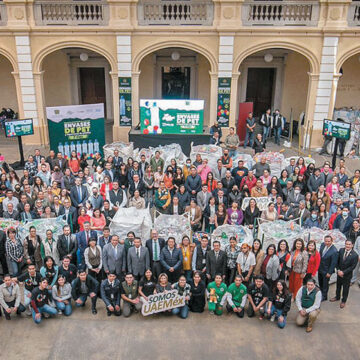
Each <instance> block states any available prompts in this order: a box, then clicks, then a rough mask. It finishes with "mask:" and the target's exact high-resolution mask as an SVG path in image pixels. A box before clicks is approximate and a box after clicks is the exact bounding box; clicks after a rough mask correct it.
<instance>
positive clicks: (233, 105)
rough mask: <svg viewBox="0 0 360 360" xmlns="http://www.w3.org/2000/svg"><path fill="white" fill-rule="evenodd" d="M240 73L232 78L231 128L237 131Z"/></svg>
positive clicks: (234, 74)
mask: <svg viewBox="0 0 360 360" xmlns="http://www.w3.org/2000/svg"><path fill="white" fill-rule="evenodd" d="M239 76H240V72H236V73H233V74H232V76H231V94H230V119H229V125H230V127H234V128H235V129H236V111H237V106H238V103H237V97H238V88H239V86H238V82H239Z"/></svg>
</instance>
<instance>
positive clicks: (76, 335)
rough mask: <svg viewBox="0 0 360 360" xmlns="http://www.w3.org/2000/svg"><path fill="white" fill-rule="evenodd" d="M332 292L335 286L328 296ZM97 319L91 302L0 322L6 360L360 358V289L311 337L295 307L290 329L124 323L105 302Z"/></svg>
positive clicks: (226, 320)
mask: <svg viewBox="0 0 360 360" xmlns="http://www.w3.org/2000/svg"><path fill="white" fill-rule="evenodd" d="M334 291H335V286H334V285H332V286H331V288H330V295H331V296H332V295H333V294H334ZM98 304H99V305H98V314H97V315H95V316H94V315H92V314H91V311H90V307H89V306H90V304H87V306H86V307H85V308H84V309H75V311H74V313H73V315H71V316H70V317H69V318H65V317H63V316H58V317H57V318H56V319H47V320H44V321H43V322H42V324H40V325H35V324H34V323H33V321H32V319H31V318H30V317H29V318H27V316H26V315H24V314H23V315H22V318H21V319H18V318H16V317H15V318H14V319H12V320H11V321H5V319H4V318H3V317H2V318H1V319H0V329H1V332H0V349H1V355H0V358H1V359H9V360H13V359H26V360H32V359H36V360H42V359H54V360H55V359H76V360H83V359H84V360H85V359H119V360H120V359H121V360H123V359H124V360H132V359H159V360H160V359H209V360H210V359H211V360H212V359H224V360H225V359H249V360H253V359H292V360H297V359H307V360H323V359H324V360H325V359H327V360H332V359H339V360H348V359H349V360H356V359H360V341H359V334H360V321H359V314H360V289H359V288H358V287H357V285H354V286H353V287H351V290H350V298H349V301H348V303H347V306H346V307H345V309H343V310H340V309H339V303H338V302H337V303H330V302H324V303H323V304H322V310H321V313H320V315H319V318H318V321H317V322H316V323H315V325H314V330H313V332H312V333H310V334H307V333H305V329H304V328H298V327H297V326H296V325H295V322H294V321H295V315H296V311H295V305H294V304H293V306H292V310H291V312H290V314H289V316H288V323H287V325H286V327H285V329H283V330H281V329H278V328H277V327H276V325H275V323H271V322H269V321H267V320H262V321H261V320H259V319H257V318H252V319H249V318H247V316H246V315H245V318H244V319H238V318H237V317H236V316H235V315H228V314H226V313H225V314H224V315H222V316H221V317H217V316H215V315H209V314H208V313H207V312H206V313H204V314H192V313H190V315H189V318H188V319H186V320H182V319H180V318H177V317H175V316H165V315H153V316H150V317H147V318H144V317H143V316H142V315H141V314H133V315H132V316H131V317H130V318H127V319H125V318H124V317H123V316H121V317H119V318H115V317H110V318H108V317H107V316H106V311H105V308H104V305H103V303H102V301H101V300H99V301H98Z"/></svg>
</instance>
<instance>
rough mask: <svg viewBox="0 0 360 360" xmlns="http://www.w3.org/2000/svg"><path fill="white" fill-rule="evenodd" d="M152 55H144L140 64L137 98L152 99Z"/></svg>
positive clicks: (153, 94)
mask: <svg viewBox="0 0 360 360" xmlns="http://www.w3.org/2000/svg"><path fill="white" fill-rule="evenodd" d="M153 56H154V55H153V54H150V55H147V56H145V57H144V59H143V60H142V61H141V64H140V71H141V72H140V77H139V99H146V98H149V99H152V98H153V97H154V96H155V93H154V64H153Z"/></svg>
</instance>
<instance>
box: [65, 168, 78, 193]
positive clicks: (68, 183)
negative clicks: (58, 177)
mask: <svg viewBox="0 0 360 360" xmlns="http://www.w3.org/2000/svg"><path fill="white" fill-rule="evenodd" d="M62 181H63V183H64V188H65V189H66V190H67V191H70V190H71V188H72V187H73V186H74V185H75V177H74V175H73V174H71V171H70V169H69V168H67V169H65V173H64V176H63V178H62Z"/></svg>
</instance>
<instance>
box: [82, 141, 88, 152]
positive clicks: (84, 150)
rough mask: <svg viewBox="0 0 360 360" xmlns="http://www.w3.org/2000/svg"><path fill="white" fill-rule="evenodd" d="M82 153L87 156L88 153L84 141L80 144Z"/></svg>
mask: <svg viewBox="0 0 360 360" xmlns="http://www.w3.org/2000/svg"><path fill="white" fill-rule="evenodd" d="M82 152H83V153H84V154H87V153H88V146H87V143H86V141H85V140H84V141H83V143H82Z"/></svg>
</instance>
